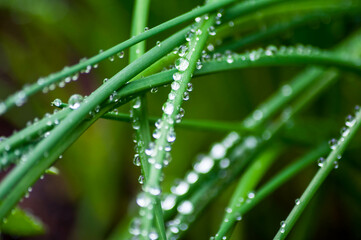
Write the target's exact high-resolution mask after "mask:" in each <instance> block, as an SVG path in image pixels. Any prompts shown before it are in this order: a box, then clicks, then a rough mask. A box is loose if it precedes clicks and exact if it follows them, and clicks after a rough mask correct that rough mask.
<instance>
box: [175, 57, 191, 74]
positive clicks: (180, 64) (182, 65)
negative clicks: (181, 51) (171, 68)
mask: <svg viewBox="0 0 361 240" xmlns="http://www.w3.org/2000/svg"><path fill="white" fill-rule="evenodd" d="M188 66H189V62H188V60H187V59H185V58H178V59H177V60H176V62H175V67H176V68H177V69H178V71H181V72H183V71H185V70H186V69H187V68H188Z"/></svg>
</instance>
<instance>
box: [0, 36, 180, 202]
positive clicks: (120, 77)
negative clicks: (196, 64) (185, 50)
mask: <svg viewBox="0 0 361 240" xmlns="http://www.w3.org/2000/svg"><path fill="white" fill-rule="evenodd" d="M186 31H187V30H183V31H180V32H179V33H177V34H175V35H173V36H171V37H170V38H168V39H167V40H165V41H163V49H162V51H159V50H158V49H155V48H153V49H151V50H150V51H148V52H147V53H146V54H144V55H143V56H142V57H140V58H138V59H137V60H135V61H134V62H133V63H131V64H130V65H128V66H127V67H125V68H124V69H123V70H121V71H120V72H119V73H117V74H116V75H114V76H113V77H112V78H111V79H109V81H107V82H106V83H105V84H103V85H102V86H101V87H99V88H98V89H97V90H95V91H94V92H93V93H92V94H91V95H90V96H89V97H87V98H86V99H85V100H84V101H83V102H82V103H81V104H80V106H79V108H78V109H76V110H74V111H72V112H71V113H70V114H69V115H68V116H67V118H66V119H64V120H63V121H62V122H61V123H60V124H59V125H57V127H55V128H54V130H53V131H52V133H51V135H50V136H49V137H47V138H46V139H45V140H44V141H42V142H41V143H39V144H38V145H37V146H36V148H35V149H34V151H32V152H31V153H30V154H29V155H28V156H27V160H26V161H25V162H24V164H21V165H18V166H17V167H15V168H14V169H13V170H12V171H11V172H10V173H9V174H8V175H7V176H6V178H5V179H4V180H3V181H2V182H1V183H0V199H3V198H4V197H5V196H6V195H7V194H8V193H9V192H10V191H11V189H12V188H13V186H15V185H16V183H17V182H18V181H19V179H21V178H22V176H23V175H25V173H26V172H27V171H28V170H29V169H30V168H32V167H34V166H35V165H36V163H37V161H38V160H39V159H41V158H43V156H44V154H46V153H47V152H48V151H49V150H50V149H51V148H52V147H54V146H55V145H56V144H58V143H59V140H60V139H62V137H63V136H64V135H65V134H66V133H67V132H69V131H72V129H74V128H75V127H76V126H77V125H79V124H80V122H81V121H82V120H83V119H85V118H86V117H87V116H88V115H89V112H91V111H93V110H94V109H95V108H96V107H97V106H98V105H99V104H101V103H102V102H103V101H105V100H106V99H107V98H109V96H110V95H112V94H113V93H114V91H115V90H117V89H118V88H120V87H121V86H122V85H124V84H125V83H126V82H127V81H129V80H130V79H131V78H132V77H134V76H135V75H137V74H138V73H139V72H141V71H142V70H144V69H145V68H146V67H148V66H150V65H151V64H152V63H153V62H154V61H156V60H158V59H159V58H161V57H162V56H164V55H165V54H167V52H169V51H171V50H172V49H173V48H174V47H175V46H177V45H178V44H179V43H180V42H182V41H183V36H184V35H185V33H186Z"/></svg>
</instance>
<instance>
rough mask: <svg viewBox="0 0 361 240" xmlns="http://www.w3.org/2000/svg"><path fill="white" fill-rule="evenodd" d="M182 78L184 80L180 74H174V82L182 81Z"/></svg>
mask: <svg viewBox="0 0 361 240" xmlns="http://www.w3.org/2000/svg"><path fill="white" fill-rule="evenodd" d="M181 78H182V74H181V73H180V72H175V73H174V74H173V80H174V81H179V80H181Z"/></svg>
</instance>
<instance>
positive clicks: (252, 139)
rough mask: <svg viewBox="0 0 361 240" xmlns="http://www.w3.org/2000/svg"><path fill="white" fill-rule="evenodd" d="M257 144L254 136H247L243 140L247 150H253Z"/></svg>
mask: <svg viewBox="0 0 361 240" xmlns="http://www.w3.org/2000/svg"><path fill="white" fill-rule="evenodd" d="M257 144H258V141H257V138H256V137H254V136H249V137H247V138H246V139H245V145H246V147H247V148H255V147H256V146H257Z"/></svg>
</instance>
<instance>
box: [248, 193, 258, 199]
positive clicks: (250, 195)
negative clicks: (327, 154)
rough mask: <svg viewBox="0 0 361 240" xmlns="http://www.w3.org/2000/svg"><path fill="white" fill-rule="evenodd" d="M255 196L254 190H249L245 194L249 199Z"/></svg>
mask: <svg viewBox="0 0 361 240" xmlns="http://www.w3.org/2000/svg"><path fill="white" fill-rule="evenodd" d="M255 196H256V194H255V193H254V192H249V193H248V194H247V197H248V198H249V199H253V198H254V197H255Z"/></svg>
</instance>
